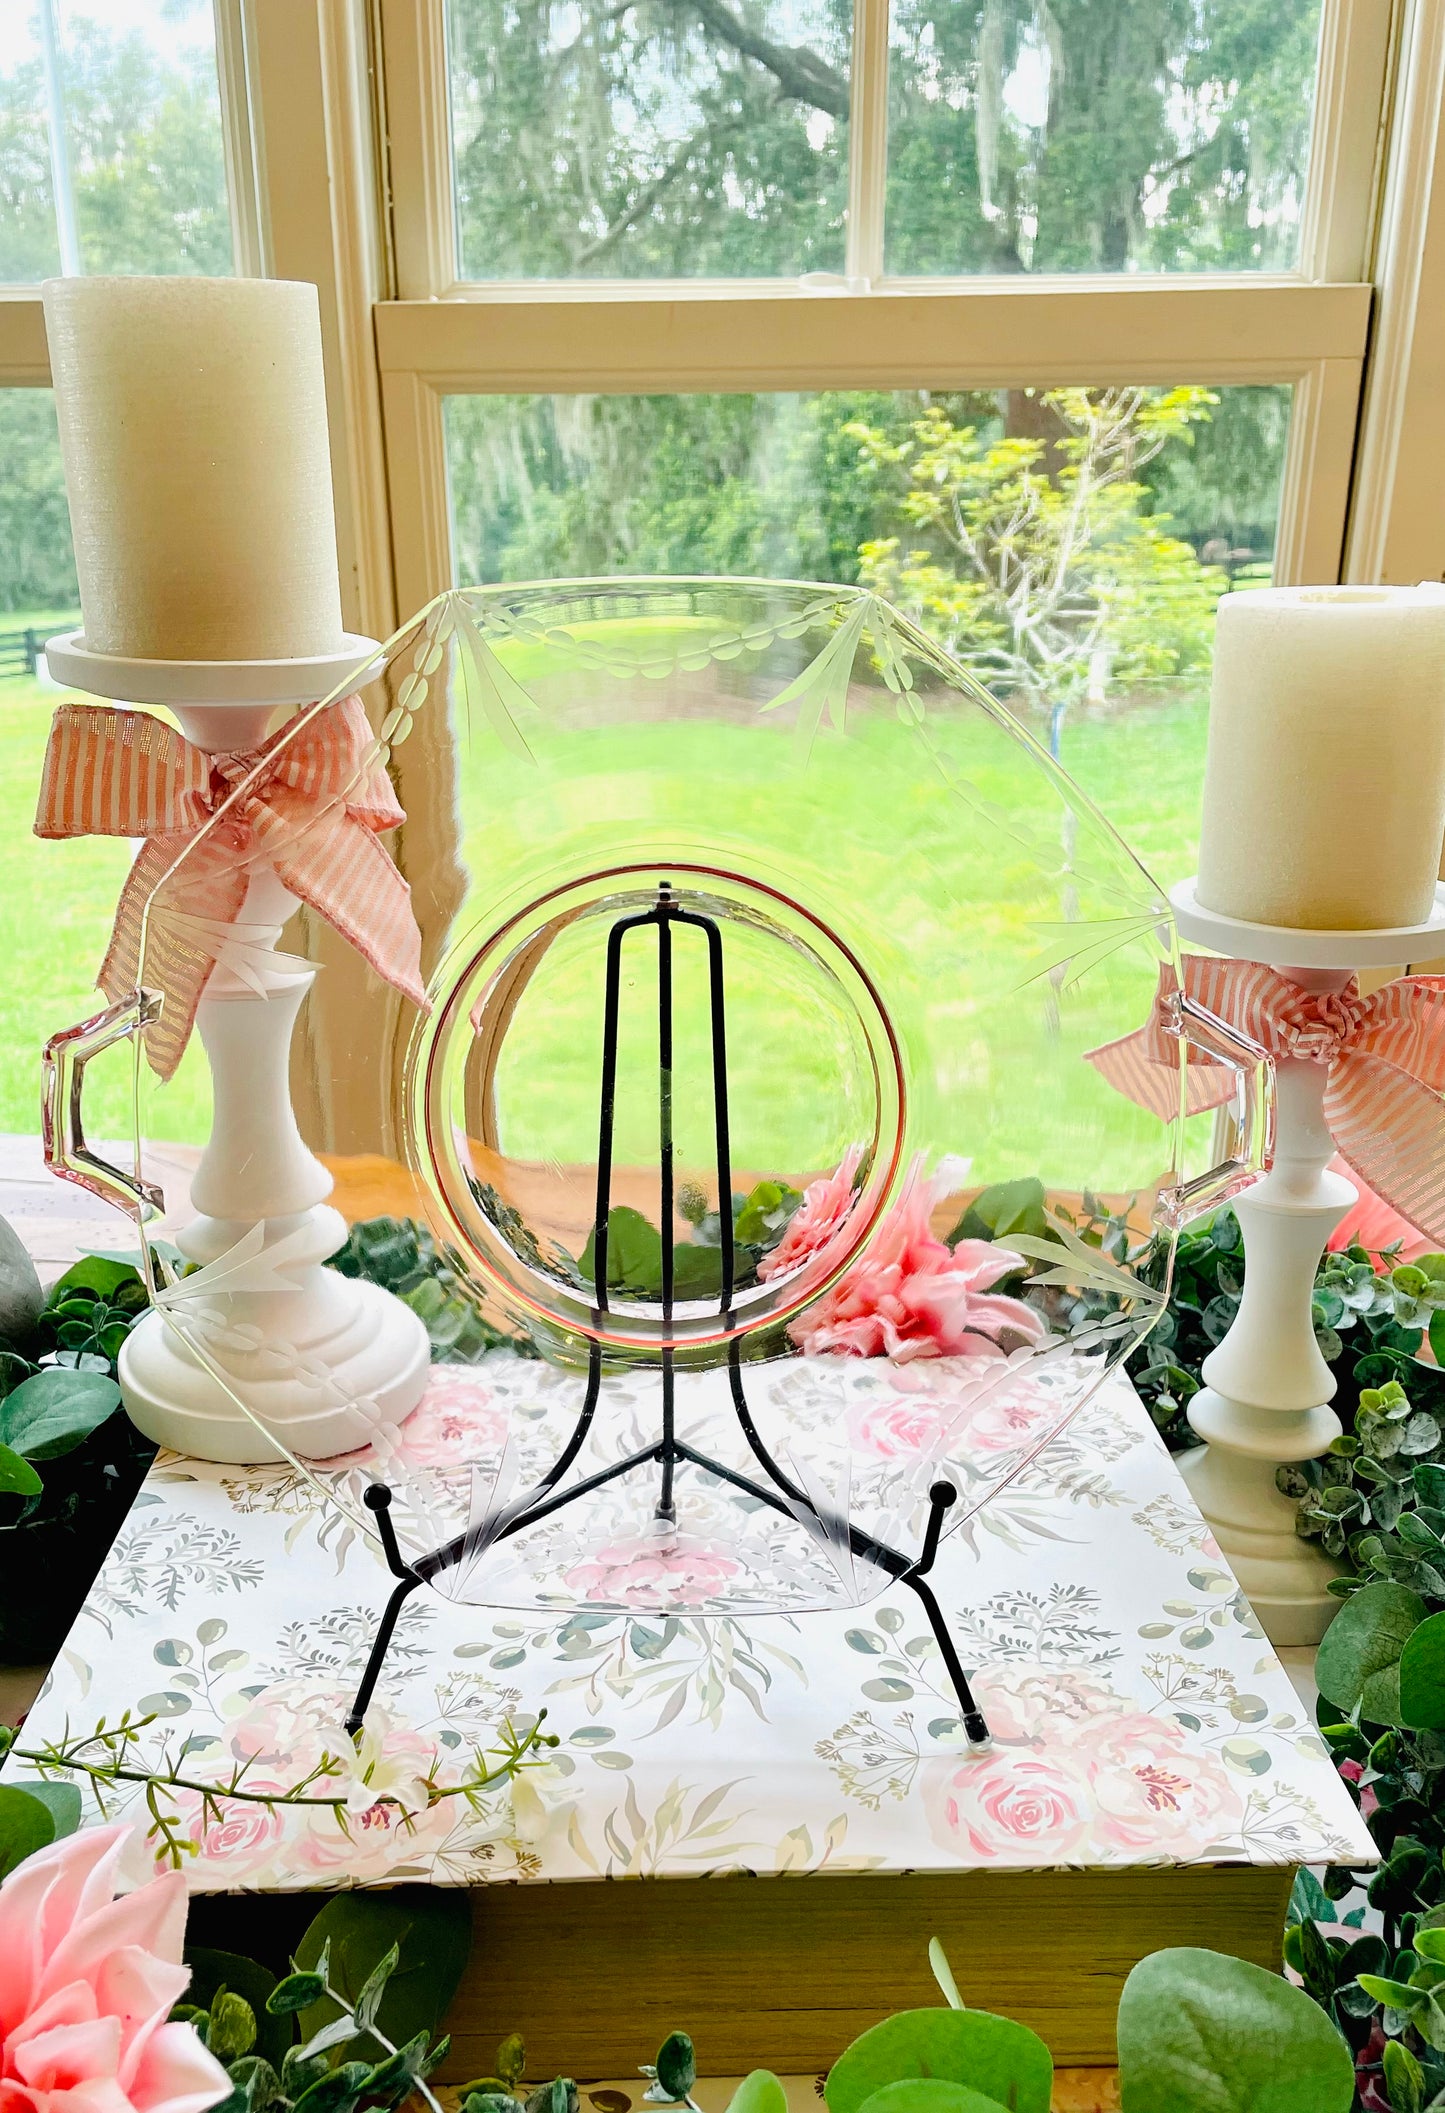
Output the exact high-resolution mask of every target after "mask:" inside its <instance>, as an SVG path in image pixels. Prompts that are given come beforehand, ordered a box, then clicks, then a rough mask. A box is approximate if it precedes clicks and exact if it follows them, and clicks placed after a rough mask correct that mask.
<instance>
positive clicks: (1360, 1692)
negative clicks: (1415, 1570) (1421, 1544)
mask: <svg viewBox="0 0 1445 2113" xmlns="http://www.w3.org/2000/svg"><path fill="white" fill-rule="evenodd" d="M1428 1611H1429V1610H1428V1609H1427V1607H1426V1605H1425V1602H1424V1600H1423V1599H1422V1598H1421V1597H1420V1595H1419V1593H1418V1592H1412V1591H1411V1590H1410V1589H1409V1588H1408V1586H1405V1585H1400V1584H1393V1583H1389V1582H1387V1581H1384V1580H1381V1581H1380V1582H1378V1583H1376V1584H1371V1585H1366V1586H1365V1588H1364V1590H1363V1591H1362V1592H1357V1593H1356V1594H1355V1596H1354V1598H1353V1599H1349V1600H1346V1602H1345V1604H1344V1606H1343V1607H1342V1608H1341V1609H1340V1611H1339V1613H1338V1614H1337V1615H1336V1616H1335V1618H1334V1620H1333V1621H1332V1622H1331V1623H1330V1625H1329V1627H1328V1629H1326V1631H1325V1634H1324V1640H1323V1642H1322V1643H1321V1644H1320V1647H1319V1652H1318V1654H1317V1656H1316V1658H1315V1679H1316V1682H1317V1683H1318V1686H1319V1691H1320V1693H1321V1694H1322V1695H1323V1696H1324V1697H1325V1699H1326V1701H1327V1702H1333V1703H1334V1704H1335V1706H1336V1707H1337V1708H1338V1709H1342V1710H1347V1711H1352V1710H1355V1709H1358V1710H1359V1711H1360V1713H1361V1715H1362V1716H1363V1717H1364V1718H1365V1719H1366V1720H1367V1721H1368V1722H1369V1723H1372V1724H1399V1723H1400V1722H1401V1721H1402V1719H1401V1716H1400V1654H1401V1652H1402V1651H1403V1650H1404V1648H1405V1644H1406V1642H1407V1640H1408V1639H1409V1637H1410V1635H1411V1633H1412V1632H1413V1631H1414V1630H1415V1629H1416V1628H1418V1627H1419V1625H1420V1623H1421V1622H1422V1621H1423V1620H1424V1619H1425V1616H1426V1613H1427V1612H1428Z"/></svg>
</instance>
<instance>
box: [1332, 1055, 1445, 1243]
mask: <svg viewBox="0 0 1445 2113" xmlns="http://www.w3.org/2000/svg"><path fill="white" fill-rule="evenodd" d="M1324 1112H1325V1120H1326V1122H1327V1123H1328V1124H1329V1126H1330V1130H1331V1133H1332V1134H1333V1136H1334V1140H1335V1143H1336V1145H1337V1146H1338V1148H1339V1152H1340V1156H1341V1158H1343V1159H1345V1160H1346V1161H1348V1163H1349V1165H1350V1166H1351V1167H1353V1169H1354V1170H1355V1172H1356V1173H1357V1174H1358V1175H1359V1176H1360V1179H1361V1180H1362V1181H1365V1182H1368V1184H1369V1186H1370V1187H1371V1188H1372V1189H1373V1190H1374V1192H1375V1194H1376V1195H1377V1196H1379V1197H1380V1198H1381V1200H1382V1201H1383V1202H1385V1203H1388V1204H1389V1205H1390V1207H1391V1209H1392V1210H1396V1211H1398V1212H1399V1213H1400V1216H1401V1217H1402V1218H1408V1219H1409V1221H1410V1223H1411V1224H1412V1225H1416V1226H1418V1227H1419V1228H1420V1231H1421V1232H1422V1233H1425V1234H1426V1235H1427V1236H1428V1237H1429V1238H1430V1239H1432V1240H1434V1241H1436V1242H1437V1243H1438V1244H1439V1245H1440V1246H1442V1247H1445V1101H1442V1100H1441V1097H1440V1095H1439V1094H1438V1093H1436V1092H1433V1091H1432V1090H1431V1088H1430V1087H1429V1086H1426V1085H1423V1084H1422V1083H1421V1081H1420V1080H1419V1079H1417V1078H1414V1077H1412V1076H1411V1074H1410V1073H1409V1072H1408V1071H1402V1070H1401V1069H1400V1068H1399V1067H1398V1066H1397V1065H1395V1064H1391V1063H1389V1062H1388V1061H1387V1060H1386V1059H1385V1058H1383V1057H1378V1056H1372V1055H1370V1054H1369V1053H1368V1052H1366V1051H1361V1052H1359V1053H1355V1052H1353V1051H1346V1052H1345V1053H1344V1054H1342V1055H1341V1056H1340V1057H1339V1058H1337V1059H1336V1062H1335V1063H1334V1065H1333V1067H1332V1068H1331V1071H1330V1078H1329V1084H1328V1086H1327V1087H1326V1089H1325V1111H1324Z"/></svg>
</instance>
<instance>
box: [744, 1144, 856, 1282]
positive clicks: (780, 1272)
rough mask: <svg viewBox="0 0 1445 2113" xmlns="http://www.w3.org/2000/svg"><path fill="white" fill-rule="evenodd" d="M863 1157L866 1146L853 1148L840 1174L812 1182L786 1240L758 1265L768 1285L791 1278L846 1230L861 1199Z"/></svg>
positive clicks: (789, 1222) (761, 1276) (839, 1170)
mask: <svg viewBox="0 0 1445 2113" xmlns="http://www.w3.org/2000/svg"><path fill="white" fill-rule="evenodd" d="M862 1157H863V1147H862V1145H849V1147H848V1149H847V1151H846V1152H845V1153H844V1154H843V1158H842V1161H841V1163H840V1165H839V1166H838V1169H837V1171H836V1173H832V1174H824V1175H823V1176H822V1177H821V1179H820V1180H817V1181H810V1182H809V1183H808V1186H807V1187H806V1188H805V1189H804V1191H803V1200H802V1202H801V1203H800V1204H799V1205H798V1208H797V1209H796V1210H795V1211H794V1213H793V1215H792V1217H791V1218H790V1219H789V1220H788V1223H787V1226H786V1228H785V1230H784V1233H783V1237H782V1239H781V1240H780V1241H779V1242H778V1244H777V1246H776V1247H775V1248H774V1249H773V1251H772V1253H771V1254H770V1255H768V1256H766V1257H765V1258H764V1260H763V1261H761V1262H760V1263H759V1264H758V1275H759V1277H760V1278H761V1279H762V1281H763V1283H764V1284H770V1283H771V1282H772V1280H773V1278H774V1277H783V1276H787V1275H788V1274H789V1273H790V1272H791V1271H793V1270H795V1269H801V1268H802V1266H803V1264H804V1263H805V1262H808V1261H811V1260H812V1258H813V1256H814V1255H816V1254H820V1253H821V1252H822V1250H823V1249H824V1248H825V1247H826V1246H827V1245H828V1244H829V1242H830V1241H831V1240H832V1239H834V1237H835V1236H836V1235H837V1234H838V1233H840V1232H841V1231H842V1230H843V1227H844V1226H845V1225H846V1224H847V1223H848V1220H849V1219H850V1218H851V1217H852V1215H853V1206H854V1204H855V1203H856V1202H857V1200H858V1199H857V1194H856V1191H855V1189H854V1186H853V1184H854V1181H855V1179H856V1177H857V1173H858V1167H859V1163H860V1161H861V1160H862Z"/></svg>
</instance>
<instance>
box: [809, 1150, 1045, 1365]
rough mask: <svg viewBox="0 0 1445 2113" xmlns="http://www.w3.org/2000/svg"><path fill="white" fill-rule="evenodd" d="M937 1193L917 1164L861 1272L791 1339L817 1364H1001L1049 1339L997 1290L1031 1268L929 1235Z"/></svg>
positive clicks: (857, 1268) (996, 1252)
mask: <svg viewBox="0 0 1445 2113" xmlns="http://www.w3.org/2000/svg"><path fill="white" fill-rule="evenodd" d="M934 1201H935V1197H934V1193H933V1184H932V1183H931V1182H928V1181H925V1180H924V1179H923V1178H922V1175H921V1171H920V1166H919V1163H918V1162H915V1163H914V1166H913V1168H912V1170H911V1171H910V1173H909V1176H908V1180H907V1182H906V1183H905V1185H904V1189H903V1193H902V1195H901V1196H900V1197H899V1199H898V1201H897V1203H896V1204H895V1205H894V1206H893V1209H892V1210H891V1211H890V1212H889V1214H888V1216H887V1217H886V1218H885V1219H884V1221H883V1223H882V1224H881V1225H880V1226H879V1228H878V1231H877V1233H876V1234H875V1235H874V1238H873V1241H872V1243H871V1245H870V1246H869V1247H868V1249H867V1251H866V1252H865V1253H864V1254H863V1256H862V1257H861V1258H860V1260H859V1261H858V1262H856V1263H855V1264H854V1266H853V1268H852V1269H850V1270H848V1271H847V1272H846V1273H845V1274H844V1275H843V1276H842V1277H840V1278H839V1280H838V1282H837V1283H836V1284H835V1285H834V1286H833V1288H832V1290H831V1291H827V1292H825V1293H824V1294H823V1296H822V1298H821V1299H819V1301H818V1302H817V1304H816V1305H815V1306H811V1307H809V1309H808V1311H807V1312H806V1313H804V1314H800V1315H799V1317H798V1319H797V1320H796V1321H794V1322H793V1323H792V1326H791V1328H790V1330H789V1332H790V1334H791V1335H792V1338H793V1340H794V1342H795V1343H797V1345H798V1347H799V1349H801V1350H803V1351H805V1352H806V1353H807V1354H808V1355H810V1356H812V1355H816V1354H817V1353H819V1352H821V1351H828V1350H832V1351H843V1352H846V1353H847V1354H848V1355H850V1356H852V1357H891V1358H893V1359H894V1361H895V1362H896V1363H898V1364H906V1363H907V1362H908V1361H909V1360H910V1359H912V1358H915V1357H998V1356H1000V1355H1002V1354H1003V1352H1004V1351H1005V1350H1006V1349H1011V1348H1013V1347H1015V1346H1016V1345H1018V1344H1020V1343H1037V1342H1041V1341H1042V1340H1043V1337H1044V1335H1045V1334H1046V1333H1047V1331H1046V1329H1045V1327H1044V1323H1043V1320H1042V1318H1041V1316H1040V1315H1039V1314H1037V1313H1035V1311H1034V1309H1033V1308H1032V1307H1031V1306H1026V1305H1025V1304H1024V1303H1023V1301H1022V1300H1021V1299H1011V1298H1006V1297H1004V1296H1002V1295H1001V1294H996V1295H994V1296H992V1297H990V1296H988V1291H989V1286H990V1285H992V1284H996V1283H997V1282H998V1280H999V1278H1000V1277H1006V1276H1008V1275H1009V1273H1010V1272H1011V1271H1012V1270H1016V1269H1020V1268H1022V1266H1023V1258H1022V1257H1021V1256H1020V1255H1017V1254H1015V1253H1014V1252H1013V1250H1012V1249H1011V1248H1007V1247H998V1246H995V1245H994V1243H993V1242H992V1241H989V1240H960V1241H959V1243H958V1245H957V1246H956V1247H954V1248H952V1249H950V1248H949V1247H948V1246H947V1245H946V1244H945V1242H944V1241H942V1240H940V1239H939V1238H938V1237H937V1235H936V1234H935V1233H934V1231H933V1229H932V1227H931V1226H930V1225H929V1222H928V1220H929V1213H930V1211H931V1210H932V1208H933V1204H934Z"/></svg>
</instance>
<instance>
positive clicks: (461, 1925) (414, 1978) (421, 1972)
mask: <svg viewBox="0 0 1445 2113" xmlns="http://www.w3.org/2000/svg"><path fill="white" fill-rule="evenodd" d="M393 1944H394V1945H395V1946H396V1948H397V1954H398V1964H397V1966H396V1969H395V1971H394V1972H393V1973H392V1974H391V1975H390V1977H389V1979H388V1981H387V1984H386V1988H385V1990H384V1992H383V1994H382V1997H381V2002H380V2005H379V2007H378V2009H377V2013H376V2017H375V2020H374V2023H375V2024H376V2026H377V2028H378V2030H379V2031H381V2032H383V2033H384V2034H385V2035H386V2037H387V2039H389V2040H390V2041H391V2043H392V2045H393V2046H396V2047H400V2046H401V2045H402V2044H403V2042H405V2041H407V2040H410V2039H413V2038H414V2037H415V2036H416V2034H417V2033H419V2032H425V2033H427V2034H431V2033H434V2032H436V2030H437V2029H438V2027H439V2026H440V2024H441V2022H442V2019H443V2018H444V2017H445V2015H446V2011H447V2006H448V2004H449V2003H450V2002H451V2000H452V1997H453V1996H454V1995H455V1994H456V1992H457V1984H458V1983H459V1982H460V1980H461V1977H462V1970H463V1968H464V1967H465V1965H466V1963H467V1955H468V1953H469V1952H470V1950H471V1944H472V1911H471V1902H470V1900H469V1899H468V1897H467V1894H466V1891H465V1889H464V1888H461V1887H458V1888H452V1887H444V1886H435V1887H433V1886H396V1887H394V1888H393V1889H392V1890H391V1891H389V1892H386V1893H337V1894H335V1895H334V1896H333V1898H332V1899H330V1900H328V1901H327V1903H326V1905H325V1906H324V1907H323V1908H322V1909H321V1911H320V1913H319V1914H318V1915H317V1916H316V1918H315V1920H314V1921H313V1922H312V1923H311V1925H310V1927H309V1928H308V1929H307V1931H306V1933H305V1935H304V1936H303V1937H302V1939H301V1942H300V1943H299V1944H298V1945H297V1947H296V1965H297V1966H298V1967H299V1968H306V1967H318V1964H319V1960H320V1957H321V1953H322V1947H323V1945H325V1946H329V1948H330V1949H329V1955H328V1956H329V1967H328V1971H327V1978H328V1979H329V1981H330V1983H331V1986H332V1987H333V1988H334V1989H335V1990H336V1992H337V1994H338V1995H340V1996H342V1997H344V1999H345V2000H346V2001H347V2002H348V2003H352V2004H354V2003H356V2002H358V2001H359V2000H360V1996H361V1992H362V1990H363V1988H365V1986H366V1983H367V1979H368V1977H369V1976H370V1975H371V1974H372V1973H373V1972H374V1971H375V1969H376V1967H377V1966H378V1965H379V1964H380V1962H381V1961H382V1960H383V1959H384V1958H385V1957H386V1955H387V1953H388V1952H389V1951H390V1949H391V1947H392V1945H393ZM337 2016H338V2008H337V2005H336V2004H335V2003H334V2002H333V2001H332V2000H331V1998H330V1997H329V1996H323V1997H322V1998H321V1999H320V2000H319V2001H318V2002H315V2003H313V2004H310V2005H309V2006H308V2007H307V2008H306V2009H305V2010H303V2011H302V2012H301V2014H300V2017H299V2021H298V2022H299V2024H300V2029H301V2033H302V2036H303V2038H310V2037H311V2036H312V2035H314V2034H315V2033H317V2032H319V2031H320V2030H321V2029H322V2028H323V2027H324V2026H326V2025H328V2024H330V2023H332V2022H333V2021H334V2020H335V2019H336V2018H337ZM356 2049H357V2053H358V2054H359V2055H365V2056H369V2057H370V2061H371V2062H372V2063H375V2062H377V2061H379V2060H380V2059H381V2057H382V2056H383V2055H384V2054H385V2052H386V2049H385V2048H384V2047H383V2046H382V2045H381V2043H380V2041H379V2040H378V2039H377V2038H376V2037H375V2036H374V2035H373V2034H371V2033H369V2032H368V2033H363V2034H361V2035H360V2036H359V2037H358V2039H357V2041H356Z"/></svg>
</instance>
